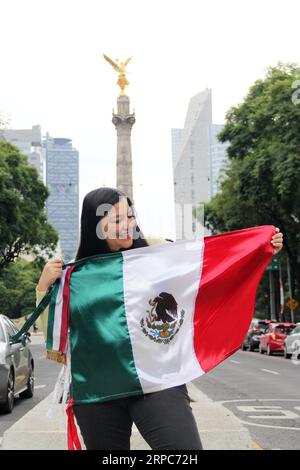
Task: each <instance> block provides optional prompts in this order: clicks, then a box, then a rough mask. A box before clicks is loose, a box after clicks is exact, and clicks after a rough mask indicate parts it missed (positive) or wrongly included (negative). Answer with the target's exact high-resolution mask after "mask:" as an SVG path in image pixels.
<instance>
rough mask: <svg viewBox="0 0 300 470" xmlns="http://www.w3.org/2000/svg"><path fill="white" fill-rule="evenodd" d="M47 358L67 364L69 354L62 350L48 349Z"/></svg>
mask: <svg viewBox="0 0 300 470" xmlns="http://www.w3.org/2000/svg"><path fill="white" fill-rule="evenodd" d="M47 359H49V360H50V361H55V362H58V363H59V364H64V365H66V364H67V356H66V354H65V353H63V352H61V351H51V350H49V349H47Z"/></svg>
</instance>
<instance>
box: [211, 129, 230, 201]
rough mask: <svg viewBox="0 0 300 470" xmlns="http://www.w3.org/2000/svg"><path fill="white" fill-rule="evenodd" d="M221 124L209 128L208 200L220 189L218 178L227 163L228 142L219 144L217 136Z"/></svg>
mask: <svg viewBox="0 0 300 470" xmlns="http://www.w3.org/2000/svg"><path fill="white" fill-rule="evenodd" d="M223 127H224V126H223V124H212V125H211V126H210V138H209V141H210V155H209V181H210V186H209V198H210V199H211V198H212V197H214V196H215V195H216V194H217V192H218V191H219V189H220V177H221V175H222V170H224V169H225V168H226V165H227V163H228V157H227V147H228V145H229V142H225V143H224V144H223V143H222V142H219V140H218V138H217V135H218V134H219V133H220V132H221V130H222V129H223Z"/></svg>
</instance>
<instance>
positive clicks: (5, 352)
mask: <svg viewBox="0 0 300 470" xmlns="http://www.w3.org/2000/svg"><path fill="white" fill-rule="evenodd" d="M17 332H18V329H17V328H16V327H15V326H14V324H13V323H12V322H11V321H10V320H9V318H7V317H6V316H5V315H0V412H1V413H11V412H12V410H13V406H14V398H15V396H16V395H19V396H20V397H21V398H31V397H33V392H34V375H33V373H34V360H33V357H32V353H31V351H30V348H29V342H30V333H26V334H24V335H23V336H22V338H21V340H20V342H18V343H16V344H11V341H10V338H11V336H13V335H15V334H16V333H17Z"/></svg>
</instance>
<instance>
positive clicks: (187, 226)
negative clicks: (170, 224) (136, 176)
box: [173, 89, 212, 239]
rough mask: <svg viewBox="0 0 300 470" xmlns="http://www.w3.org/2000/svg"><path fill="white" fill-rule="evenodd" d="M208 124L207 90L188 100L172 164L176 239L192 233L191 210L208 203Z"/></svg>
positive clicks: (193, 226) (210, 106)
mask: <svg viewBox="0 0 300 470" xmlns="http://www.w3.org/2000/svg"><path fill="white" fill-rule="evenodd" d="M211 124H212V105H211V90H210V89H206V90H204V91H202V92H200V93H198V94H197V95H195V96H193V97H192V98H191V99H190V102H189V106H188V111H187V115H186V119H185V124H184V129H183V131H182V136H181V143H180V150H179V153H178V157H177V159H176V161H175V165H174V171H173V173H174V196H175V209H176V214H175V220H176V239H181V238H188V236H189V235H188V234H187V231H189V230H191V231H192V232H193V233H195V231H196V220H195V217H193V215H192V210H193V208H195V207H196V206H197V205H198V204H199V203H201V202H203V203H204V202H207V201H208V200H209V148H210V143H209V129H210V126H211Z"/></svg>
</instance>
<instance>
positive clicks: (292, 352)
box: [284, 323, 300, 359]
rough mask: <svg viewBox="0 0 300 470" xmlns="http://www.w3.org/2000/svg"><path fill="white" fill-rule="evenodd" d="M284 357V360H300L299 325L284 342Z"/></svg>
mask: <svg viewBox="0 0 300 470" xmlns="http://www.w3.org/2000/svg"><path fill="white" fill-rule="evenodd" d="M284 357H285V358H286V359H290V358H291V357H293V359H300V324H299V323H297V325H296V328H294V329H293V331H292V332H291V334H290V335H289V336H287V337H286V339H285V340H284Z"/></svg>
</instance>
